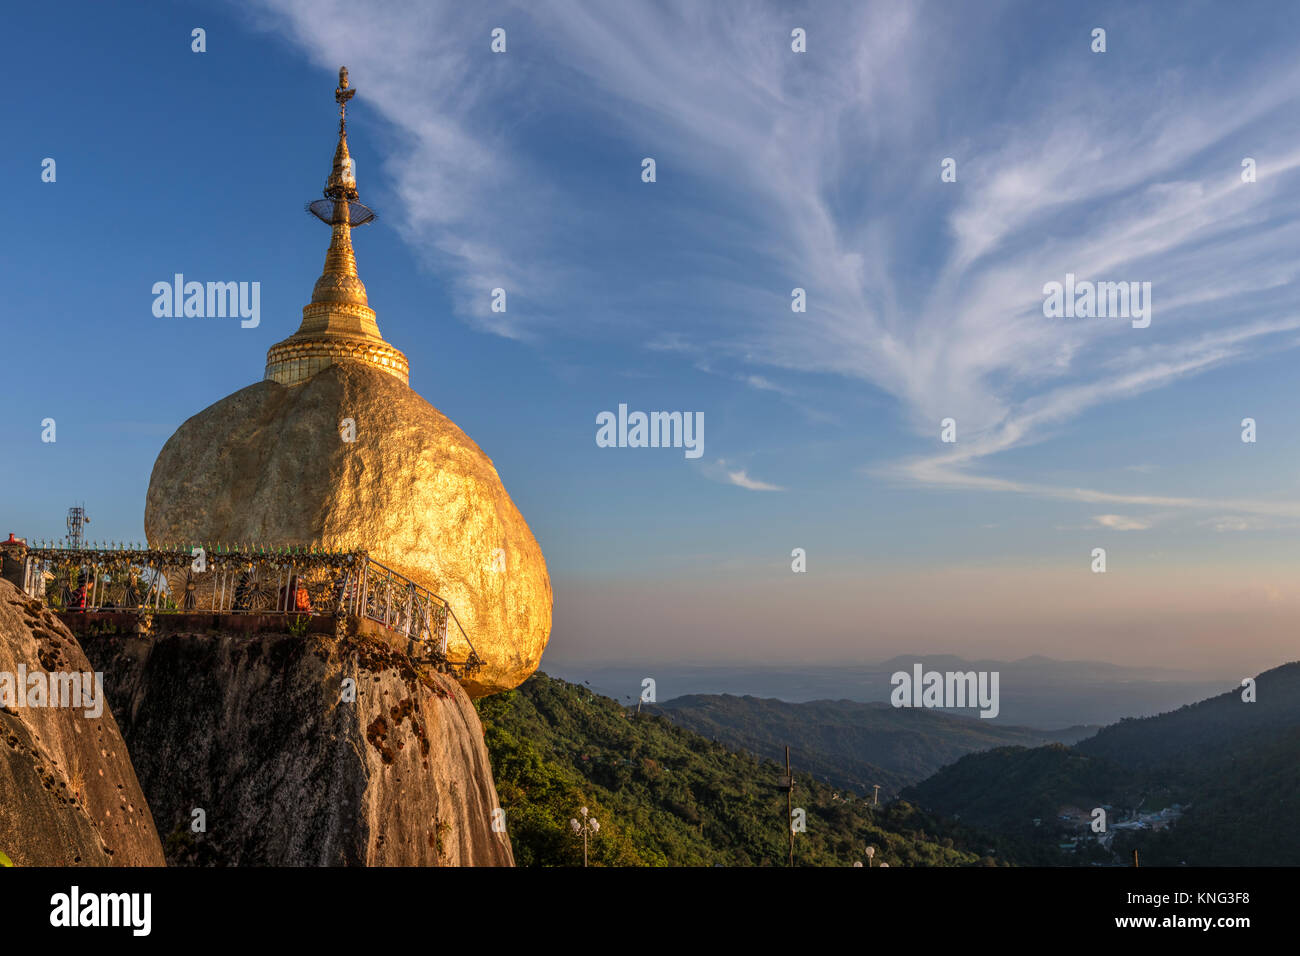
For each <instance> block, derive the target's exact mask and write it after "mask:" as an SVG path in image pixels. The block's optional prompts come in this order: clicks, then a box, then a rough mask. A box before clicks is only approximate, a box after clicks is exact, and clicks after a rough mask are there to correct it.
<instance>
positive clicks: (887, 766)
mask: <svg viewBox="0 0 1300 956" xmlns="http://www.w3.org/2000/svg"><path fill="white" fill-rule="evenodd" d="M654 709H656V710H657V711H658V712H661V713H664V714H666V715H667V716H669V717H671V718H672V719H673V722H674V723H676V724H677V725H679V726H682V727H686V728H688V729H690V730H694V731H696V732H697V733H700V734H703V735H704V736H706V737H711V738H712V737H716V738H717V739H718V740H719V741H721V742H723V743H725V744H728V745H730V746H732V747H737V748H740V749H743V750H749V751H752V752H753V753H756V754H758V755H759V756H761V757H772V758H779V757H780V756H781V754H782V752H783V748H784V747H785V745H787V744H788V745H790V746H791V747H792V748H793V749H794V750H795V751H796V752H797V753H798V766H799V767H800V768H801V769H804V770H807V771H809V772H810V773H812V774H813V775H814V776H816V777H817V778H818V779H820V780H824V781H826V782H828V783H832V784H835V785H837V786H841V787H853V788H856V789H859V790H863V791H865V792H870V790H871V786H872V785H873V784H880V786H881V793H882V795H889V796H895V795H897V793H898V792H899V791H900V790H901V789H902V788H903V787H905V786H907V785H908V784H911V783H916V782H918V781H920V780H924V779H925V778H926V777H928V776H930V775H931V774H933V773H934V772H935V771H937V770H938V769H939V768H940V767H943V766H946V765H947V764H950V763H952V762H953V761H955V760H957V759H958V758H960V757H962V756H964V755H965V754H968V753H973V752H975V751H980V750H991V749H993V748H994V747H1007V746H1023V747H1039V746H1042V745H1043V744H1048V743H1073V742H1075V741H1076V740H1079V739H1080V738H1082V737H1085V736H1087V735H1088V734H1090V733H1093V732H1094V731H1095V730H1096V728H1095V727H1077V728H1071V729H1069V730H1063V731H1060V732H1056V733H1052V732H1046V731H1040V730H1032V729H1030V728H1028V727H1016V726H1009V725H1006V724H999V723H996V722H995V721H991V720H983V719H981V718H978V717H967V716H961V715H957V714H946V713H942V712H939V711H935V710H924V709H917V708H900V707H892V706H890V705H889V704H885V703H861V702H859V701H852V700H814V701H808V702H806V703H788V702H786V701H782V700H772V699H770V698H763V697H750V696H748V695H746V696H744V697H737V696H734V695H732V694H691V695H687V696H684V697H675V698H673V699H672V700H669V701H666V702H665V703H663V704H661V705H659V706H658V707H657V708H654Z"/></svg>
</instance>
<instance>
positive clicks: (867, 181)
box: [260, 0, 1300, 515]
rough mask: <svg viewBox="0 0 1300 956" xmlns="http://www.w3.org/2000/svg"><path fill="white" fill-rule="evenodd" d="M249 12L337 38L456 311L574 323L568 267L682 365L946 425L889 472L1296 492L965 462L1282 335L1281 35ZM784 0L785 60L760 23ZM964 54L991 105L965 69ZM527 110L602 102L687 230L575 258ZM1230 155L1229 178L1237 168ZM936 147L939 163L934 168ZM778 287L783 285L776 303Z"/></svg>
mask: <svg viewBox="0 0 1300 956" xmlns="http://www.w3.org/2000/svg"><path fill="white" fill-rule="evenodd" d="M260 8H261V9H263V10H265V11H268V12H269V14H270V16H271V23H272V24H273V26H274V27H275V28H277V29H280V30H282V31H283V32H285V33H287V34H288V35H289V36H290V37H291V38H292V39H294V40H295V41H296V42H298V43H299V44H300V45H301V46H302V47H303V48H304V49H305V50H306V51H307V52H308V53H309V55H310V56H311V57H312V59H313V60H314V61H315V62H317V63H318V64H320V65H321V66H328V67H332V66H334V65H336V64H337V63H339V62H344V61H345V60H346V61H348V62H349V63H352V64H354V69H353V72H354V75H358V76H361V75H364V76H365V81H364V84H365V86H366V96H367V99H368V100H370V101H371V102H373V103H375V104H376V105H377V106H378V108H379V109H380V110H381V111H382V112H383V114H384V115H385V116H386V117H387V118H388V119H389V120H390V121H391V122H392V123H393V125H394V127H395V128H396V130H397V131H398V134H399V136H398V148H397V151H396V154H395V155H396V158H395V159H394V160H393V161H392V165H391V169H390V172H391V174H392V176H393V180H394V184H395V185H394V188H395V189H396V192H397V194H398V196H399V197H400V199H401V205H402V215H403V217H404V221H403V229H404V231H405V233H406V235H407V237H408V239H409V240H410V241H411V243H412V244H413V245H414V246H415V247H416V248H418V249H421V250H422V251H423V252H425V253H426V255H427V256H428V257H429V258H430V260H431V261H432V262H434V263H436V264H437V265H438V266H439V267H440V268H443V269H445V270H449V272H450V274H451V275H452V277H453V280H454V281H453V286H454V288H455V289H456V295H457V302H456V305H457V308H458V310H459V312H460V313H461V314H462V315H463V316H464V317H465V318H466V319H467V320H469V321H471V322H473V323H474V324H476V325H477V326H478V327H480V328H483V329H484V330H486V331H490V332H494V333H496V334H500V335H505V336H510V337H517V338H518V337H529V336H531V335H539V334H543V333H546V332H548V331H552V330H555V329H557V328H559V327H561V325H563V324H564V323H568V326H567V327H566V332H568V333H575V328H574V327H575V326H579V325H581V324H582V323H584V322H588V321H590V319H589V318H581V317H577V316H567V317H566V310H567V308H568V306H569V304H570V303H571V302H572V301H573V299H574V297H575V289H582V290H583V293H584V295H585V296H586V297H587V298H588V299H589V300H590V301H592V302H597V301H599V302H603V303H605V304H606V305H609V304H610V303H617V302H619V301H620V297H622V301H625V302H632V301H635V302H638V303H647V304H648V305H649V306H650V307H654V306H657V305H662V309H661V313H660V314H661V319H662V321H660V322H659V323H658V324H657V326H656V328H655V329H654V330H653V331H652V332H651V331H650V330H646V329H637V330H636V333H637V334H638V335H639V336H640V339H639V340H640V341H642V342H647V341H648V343H649V344H648V347H649V348H652V349H655V350H658V351H664V352H669V353H672V352H679V353H682V354H683V355H684V356H686V357H688V358H689V359H690V360H691V361H692V362H693V363H694V364H695V365H696V367H698V368H700V369H702V370H706V371H710V372H714V373H718V374H723V375H726V376H728V377H730V378H733V379H739V380H741V381H744V382H746V383H747V384H749V385H750V386H751V387H754V388H758V389H765V388H768V387H771V388H775V389H777V390H779V389H780V388H781V387H778V386H775V385H773V383H772V376H771V372H772V370H782V369H784V370H790V371H797V372H811V373H819V374H822V375H828V376H835V377H840V378H843V379H847V380H850V381H856V382H861V383H864V384H869V385H870V386H873V387H874V388H877V389H880V390H882V391H884V392H886V393H888V394H889V395H891V396H893V397H894V399H895V400H896V401H897V403H898V409H899V413H900V414H901V415H902V416H903V417H904V419H905V420H906V421H907V422H908V423H909V424H910V426H911V427H912V428H913V429H914V430H915V431H916V433H917V434H918V435H929V434H934V433H935V432H936V431H937V423H938V421H939V420H940V419H941V418H944V417H947V416H953V417H956V418H957V419H958V423H959V430H960V435H961V441H960V444H959V445H958V446H957V447H956V448H954V449H947V448H945V449H944V450H943V451H941V452H936V453H935V454H933V455H927V456H923V457H920V458H913V459H908V460H904V461H899V462H896V463H895V464H894V465H892V466H889V467H887V468H884V469H880V471H881V472H882V473H884V474H888V475H890V476H892V477H894V478H898V479H902V480H905V481H908V482H919V483H922V484H929V485H935V486H944V487H954V488H963V489H970V490H1002V491H1010V492H1014V493H1023V494H1035V495H1040V496H1044V497H1052V498H1058V499H1063V500H1073V501H1084V502H1093V503H1103V502H1106V503H1112V504H1116V505H1130V506H1143V505H1153V506H1159V507H1170V508H1209V509H1213V508H1218V509H1223V508H1233V509H1236V508H1241V509H1242V510H1244V511H1246V512H1248V513H1254V514H1271V515H1285V514H1289V513H1290V512H1291V511H1292V510H1293V509H1292V507H1291V506H1290V505H1288V504H1286V503H1275V502H1267V501H1249V500H1247V501H1238V502H1235V503H1231V504H1230V503H1228V502H1224V501H1219V500H1212V499H1199V498H1191V497H1186V496H1181V497H1180V496H1152V495H1146V494H1138V493H1134V494H1125V493H1122V492H1121V493H1115V492H1103V491H1099V490H1094V489H1088V488H1077V487H1067V486H1062V485H1060V484H1054V483H1052V482H1046V481H1032V480H1024V479H1020V478H1012V477H999V476H996V475H990V474H989V473H988V471H987V468H988V463H990V462H993V461H995V460H996V459H997V456H999V455H1001V454H1003V453H1004V452H1007V451H1010V450H1012V449H1015V448H1019V447H1022V446H1025V445H1028V444H1032V443H1034V442H1037V441H1041V440H1043V439H1044V438H1047V437H1050V436H1052V435H1053V434H1055V433H1057V432H1058V431H1059V430H1061V429H1064V428H1068V427H1069V425H1070V423H1071V422H1073V421H1074V420H1075V419H1077V418H1078V417H1079V416H1081V415H1085V414H1087V413H1089V412H1090V411H1091V410H1092V409H1094V408H1097V407H1098V406H1101V405H1103V404H1106V403H1112V402H1116V401H1125V400H1131V399H1133V398H1135V397H1138V396H1140V395H1143V394H1145V393H1148V392H1151V391H1153V390H1157V389H1163V388H1167V387H1170V386H1173V385H1176V384H1178V383H1180V382H1183V381H1185V380H1188V379H1191V378H1193V377H1195V376H1198V375H1202V374H1204V373H1205V372H1207V371H1210V370H1212V369H1215V368H1219V367H1221V366H1223V365H1226V364H1229V363H1238V362H1245V361H1249V360H1250V359H1252V358H1253V357H1255V356H1258V355H1260V354H1262V353H1263V352H1265V351H1268V350H1277V349H1289V348H1294V347H1295V346H1296V344H1297V341H1298V340H1297V337H1296V336H1295V334H1294V333H1295V332H1296V331H1297V330H1300V308H1298V307H1297V302H1298V301H1300V285H1298V283H1297V276H1298V274H1300V263H1298V262H1297V260H1296V257H1295V254H1294V251H1295V249H1297V248H1300V190H1298V189H1296V185H1297V183H1298V182H1300V146H1298V145H1297V143H1298V142H1300V124H1298V123H1297V121H1296V120H1295V119H1294V117H1295V116H1296V114H1297V111H1296V106H1297V103H1298V102H1300V64H1297V63H1296V62H1295V60H1294V58H1288V57H1285V56H1282V55H1281V54H1279V53H1278V52H1277V51H1276V50H1274V51H1271V52H1269V53H1268V54H1267V55H1265V54H1260V55H1259V56H1258V57H1257V58H1250V59H1247V60H1245V61H1241V62H1240V63H1238V65H1237V67H1234V68H1233V69H1230V70H1222V71H1203V70H1202V69H1201V67H1202V66H1203V63H1201V62H1198V61H1194V60H1190V59H1189V60H1187V61H1179V60H1177V59H1174V58H1172V55H1171V54H1169V53H1167V52H1162V50H1163V48H1160V47H1158V46H1155V45H1152V44H1147V45H1145V46H1144V45H1143V44H1141V43H1137V42H1135V40H1139V39H1140V38H1141V37H1143V36H1148V35H1151V34H1156V33H1158V34H1160V35H1164V31H1166V30H1167V29H1171V28H1172V26H1171V24H1168V23H1158V22H1154V21H1153V22H1149V23H1143V22H1141V21H1139V20H1136V19H1133V18H1130V17H1119V15H1118V14H1117V15H1116V17H1117V27H1118V29H1119V30H1125V29H1126V30H1129V31H1131V33H1130V35H1129V36H1128V46H1129V48H1130V49H1131V48H1133V47H1141V48H1142V49H1143V51H1144V53H1143V56H1144V57H1147V58H1148V59H1145V60H1143V59H1139V60H1134V59H1133V58H1131V57H1125V56H1120V55H1118V54H1113V53H1112V54H1106V55H1104V56H1096V55H1092V54H1090V53H1089V51H1088V47H1087V42H1086V34H1087V31H1086V30H1083V29H1082V27H1081V28H1080V30H1079V35H1078V36H1074V35H1069V34H1061V35H1057V34H1052V36H1051V39H1052V41H1053V42H1052V44H1049V45H1048V46H1047V47H1045V48H1043V49H1038V50H1037V51H1036V55H1034V56H1033V59H1032V60H1029V59H1026V58H1027V57H1028V56H1030V55H1031V54H1029V53H1027V50H1026V47H1025V46H1024V45H1022V44H1020V43H1018V42H1017V41H1016V40H1015V39H1014V38H1015V37H1017V36H1018V35H1019V34H1018V30H1017V29H1016V25H1017V24H1018V23H1019V22H1020V21H1021V20H1022V19H1023V17H1024V15H1025V8H1024V7H1022V6H1020V5H1017V4H1005V5H1000V6H994V7H992V8H989V9H981V10H978V11H977V10H975V9H974V8H971V9H960V8H953V7H952V6H951V5H944V4H934V5H919V4H918V5H901V4H899V5H894V4H880V5H871V6H866V7H864V6H861V5H857V4H847V3H846V4H819V5H817V6H816V7H815V8H809V9H802V10H799V11H798V13H797V14H791V13H790V12H789V11H788V10H787V9H786V8H784V7H783V6H781V5H778V4H774V3H750V2H736V3H728V4H694V3H689V2H686V0H681V2H665V3H620V4H605V3H597V2H578V0H573V2H557V3H552V4H547V5H544V6H532V5H528V6H525V5H514V4H507V5H502V6H500V7H498V8H496V9H495V10H494V11H493V15H492V16H491V17H488V18H486V19H485V18H484V16H483V15H482V13H481V11H480V10H478V9H477V8H476V9H474V10H472V11H471V10H469V9H468V8H464V7H461V6H459V5H456V4H452V3H433V4H425V3H415V2H384V3H379V4H376V5H373V6H371V7H368V8H367V12H366V15H365V16H352V15H349V16H347V17H342V16H338V17H336V16H331V15H330V14H331V11H333V12H335V13H339V14H342V13H344V12H349V13H351V12H353V8H352V7H351V6H350V5H348V4H344V3H342V2H341V0H340V2H334V0H327V2H324V3H320V2H310V3H309V2H307V0H263V2H262V3H261V4H260ZM796 19H797V21H798V25H800V26H803V27H805V28H806V29H807V31H808V37H809V52H808V53H807V54H804V55H795V54H792V53H791V51H790V48H789V31H790V28H791V25H792V23H794V21H795V20H796ZM489 21H490V22H489ZM498 23H500V24H502V25H504V26H506V27H507V28H508V29H509V31H510V35H511V38H512V39H511V42H512V43H513V44H514V46H513V47H512V52H511V53H509V54H507V56H505V57H495V58H494V57H492V56H491V55H490V54H489V53H488V35H487V33H488V29H489V28H490V27H491V26H495V25H497V24H498ZM1144 31H1145V32H1144ZM1120 36H1123V34H1122V33H1121V34H1120ZM1003 54H1005V55H1003ZM1160 56H1166V57H1168V59H1167V60H1166V61H1160V60H1158V59H1157V58H1158V57H1160ZM993 64H1011V66H1010V68H1005V67H1004V68H1002V69H994V66H993ZM1211 72H1212V75H1210V73H1211ZM972 74H976V75H979V76H980V77H981V84H988V87H989V89H991V90H993V91H995V95H996V96H997V97H999V98H1000V99H999V102H1002V103H1003V104H1004V105H1003V107H1002V108H1001V109H1000V110H997V109H990V106H989V103H988V101H987V100H985V99H984V98H982V96H981V95H980V94H979V93H977V92H974V91H972V89H971V88H970V84H969V79H968V78H969V76H970V75H972ZM1151 75H1156V76H1158V78H1159V80H1158V82H1149V79H1150V76H1151ZM1011 103H1014V107H1012V106H1010V105H1006V104H1011ZM539 114H545V115H546V116H548V117H551V116H560V117H564V118H567V119H568V120H569V121H571V122H579V123H586V124H589V125H590V126H591V128H593V129H597V128H598V129H599V130H600V131H601V134H602V135H603V136H605V137H608V138H609V139H610V140H612V141H613V142H615V143H616V144H619V146H620V147H621V148H623V150H624V152H626V154H627V157H628V161H629V162H630V163H633V164H635V163H636V162H639V158H640V157H641V156H642V155H644V154H645V153H646V152H647V151H652V152H655V153H657V154H658V156H659V160H660V163H661V176H664V177H666V179H665V181H664V182H675V183H680V182H681V181H683V180H689V181H690V182H691V183H692V184H693V185H694V186H695V189H694V190H693V192H692V198H691V199H690V200H685V199H681V198H677V199H669V198H665V199H664V203H665V207H666V209H667V210H668V212H667V213H666V215H670V216H671V221H672V223H673V224H674V228H676V229H678V230H680V232H681V234H682V236H683V237H685V238H684V240H683V241H689V243H690V245H691V248H692V249H694V250H697V251H705V252H707V253H708V258H707V259H701V261H700V262H698V263H697V264H695V265H692V264H691V263H690V262H689V261H687V262H684V263H682V264H681V268H680V269H678V270H677V271H676V272H675V274H674V275H673V277H672V281H669V282H665V281H664V280H663V279H662V277H657V278H651V277H649V276H642V277H638V275H637V273H636V272H635V270H629V271H627V272H625V273H624V274H621V275H620V276H619V277H618V278H617V281H616V282H613V283H602V281H601V280H600V278H599V277H598V276H596V275H595V274H594V271H593V270H588V269H587V268H586V267H585V265H584V264H583V263H582V262H581V261H579V260H580V257H576V256H574V255H573V254H572V253H573V249H574V248H575V242H576V238H575V237H578V236H581V235H593V234H594V235H606V234H607V232H606V230H608V229H609V223H608V220H609V219H610V213H609V210H608V208H607V207H606V206H605V205H603V204H602V203H599V202H596V201H593V200H591V199H590V198H589V197H588V196H587V195H585V194H584V192H583V191H582V190H581V189H580V188H579V186H576V185H575V184H573V183H572V182H565V181H562V179H561V178H559V177H556V176H553V175H546V174H544V173H543V172H542V170H541V169H540V168H539V166H538V160H537V159H536V158H535V157H534V155H533V154H532V153H531V152H530V151H529V150H528V149H526V148H522V147H521V144H520V142H519V140H518V138H517V137H518V132H517V131H518V129H519V128H521V127H526V126H527V123H528V120H529V118H530V117H535V116H536V115H539ZM1245 155H1250V156H1252V157H1254V158H1256V160H1257V162H1258V181H1257V182H1254V183H1245V182H1243V181H1242V179H1241V176H1240V163H1241V160H1242V158H1243V156H1245ZM948 156H951V157H953V158H954V159H955V160H956V161H957V171H958V175H957V182H955V183H941V182H940V180H939V161H940V160H941V159H942V158H944V157H948ZM662 185H664V183H663V182H661V183H660V184H657V186H656V187H655V188H659V187H660V186H662ZM660 195H663V194H660ZM1066 273H1074V274H1076V275H1078V276H1080V277H1082V278H1091V279H1113V280H1130V281H1149V282H1151V283H1152V287H1153V297H1154V307H1155V314H1154V318H1153V323H1152V326H1151V328H1149V329H1142V330H1138V329H1132V328H1131V327H1129V325H1128V323H1126V322H1116V321H1113V320H1108V319H1083V320H1075V321H1069V320H1053V319H1047V318H1045V317H1044V316H1043V314H1042V311H1041V303H1042V287H1043V285H1044V283H1046V282H1050V281H1060V280H1061V279H1062V278H1063V277H1064V275H1065V274H1066ZM496 285H504V286H508V287H509V288H511V289H515V290H520V291H519V296H520V297H521V299H522V301H523V302H524V303H525V304H526V306H527V307H525V308H520V309H514V308H513V307H512V311H511V313H508V315H509V318H507V317H506V315H499V314H494V313H491V312H490V311H489V309H488V306H487V302H488V300H487V297H486V290H487V289H489V288H491V287H493V286H496ZM796 285H797V286H799V287H801V288H804V289H805V290H806V292H807V296H808V302H809V306H808V311H807V312H806V313H802V314H792V313H791V311H790V307H789V290H790V288H791V287H792V286H796ZM683 290H689V291H690V293H691V295H692V296H694V297H696V298H700V299H703V300H705V301H707V302H708V303H709V304H710V306H711V309H710V313H709V321H708V322H707V323H705V324H701V323H700V322H699V319H698V316H696V315H694V314H692V315H690V316H688V317H686V318H685V319H682V320H680V321H674V318H673V316H674V315H675V314H676V313H677V312H679V311H681V310H680V309H678V308H676V305H677V303H678V300H679V299H680V296H681V294H682V291H683ZM592 311H593V312H599V311H601V310H600V309H593V310H592ZM605 311H609V310H608V309H606V310H605ZM632 324H633V325H635V323H632ZM645 333H649V334H645ZM577 334H581V332H580V330H579V331H578V332H577ZM738 474H740V475H741V476H742V479H743V481H747V482H751V483H752V484H758V485H761V484H762V483H761V482H752V479H749V478H748V476H747V475H745V474H744V472H743V471H741V472H739V473H738ZM733 483H737V484H740V486H741V487H748V486H749V485H746V484H744V483H742V481H735V482H733Z"/></svg>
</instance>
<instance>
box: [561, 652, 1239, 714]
mask: <svg viewBox="0 0 1300 956" xmlns="http://www.w3.org/2000/svg"><path fill="white" fill-rule="evenodd" d="M918 662H919V663H922V664H923V665H924V666H925V668H926V669H927V670H939V671H950V670H951V671H958V670H960V671H969V670H975V671H997V672H998V673H999V675H1000V677H999V682H1000V692H1001V712H1000V714H999V715H998V717H996V718H994V719H993V720H987V721H985V723H991V724H995V725H999V726H1005V725H1018V726H1021V727H1073V726H1077V725H1096V726H1102V725H1105V724H1111V723H1114V722H1115V721H1117V720H1120V719H1121V718H1124V717H1146V716H1151V715H1154V714H1159V713H1163V712H1166V711H1170V710H1173V709H1175V708H1177V707H1180V706H1182V705H1183V704H1186V703H1190V702H1191V701H1196V700H1201V699H1203V698H1206V697H1209V696H1211V695H1213V694H1218V693H1221V692H1222V691H1224V690H1226V689H1227V688H1229V687H1231V686H1233V685H1234V684H1235V683H1236V677H1225V678H1223V679H1209V678H1207V677H1206V676H1205V675H1198V674H1191V673H1188V672H1184V671H1177V670H1170V669H1160V668H1147V667H1143V668H1138V667H1122V666H1119V665H1116V664H1108V663H1102V662H1098V661H1059V660H1054V659H1052V658H1048V657H1042V656H1033V657H1026V658H1023V659H1021V660H1016V661H997V660H966V659H964V658H960V657H955V656H953V655H948V654H930V655H920V656H916V657H912V656H902V657H895V658H892V659H891V660H887V661H881V662H880V663H877V664H844V665H814V664H809V665H805V666H797V667H754V666H746V665H734V666H731V665H718V664H709V665H678V664H674V665H655V664H633V665H626V664H608V665H606V664H588V663H578V662H566V661H563V660H559V661H552V660H550V659H548V660H547V662H546V664H547V669H548V671H550V672H551V673H554V674H557V675H560V676H562V677H564V678H565V679H567V680H571V681H573V682H575V683H585V684H586V685H587V686H589V687H591V688H592V689H593V690H596V691H598V692H600V693H602V694H605V695H607V696H610V697H612V698H614V699H615V700H618V701H622V702H624V703H629V702H635V701H636V699H637V697H638V696H639V695H640V693H641V686H642V679H643V678H645V677H650V678H653V679H654V681H655V684H656V694H657V697H658V699H659V701H661V702H662V701H666V700H669V699H673V698H678V697H683V696H692V695H705V694H734V695H753V696H755V697H762V698H774V699H777V700H782V701H787V702H790V703H800V702H807V701H815V700H849V701H857V702H860V703H871V702H885V701H888V700H889V693H890V691H891V690H892V687H891V684H890V676H891V675H892V674H893V673H894V672H896V671H911V669H912V666H913V665H914V664H916V663H918Z"/></svg>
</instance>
